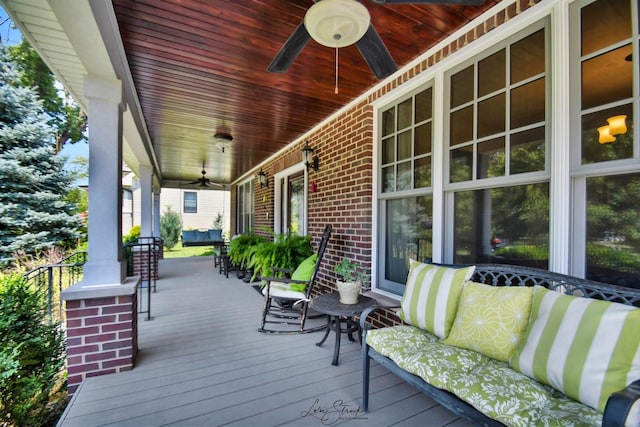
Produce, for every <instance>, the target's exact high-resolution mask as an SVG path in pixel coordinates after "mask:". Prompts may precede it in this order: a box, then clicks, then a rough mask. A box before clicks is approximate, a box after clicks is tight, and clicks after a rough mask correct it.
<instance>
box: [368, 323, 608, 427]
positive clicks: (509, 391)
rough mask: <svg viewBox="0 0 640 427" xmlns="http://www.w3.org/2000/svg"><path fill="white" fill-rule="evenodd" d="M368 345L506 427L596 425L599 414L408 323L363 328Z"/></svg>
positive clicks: (500, 363)
mask: <svg viewBox="0 0 640 427" xmlns="http://www.w3.org/2000/svg"><path fill="white" fill-rule="evenodd" d="M366 341H367V344H368V345H370V346H371V347H372V348H373V349H374V350H376V351H377V352H378V353H380V354H382V355H384V356H386V357H388V358H389V359H391V360H393V361H394V362H395V363H396V364H397V365H398V366H399V367H400V368H402V369H404V370H405V371H407V372H410V373H412V374H414V375H417V376H419V377H420V378H422V379H423V380H424V381H425V382H427V383H429V384H431V385H432V386H434V387H437V388H440V389H443V390H447V391H450V392H452V393H454V394H455V395H457V396H458V397H460V398H461V399H462V400H464V401H465V402H467V403H469V404H470V405H472V406H473V407H475V408H476V409H477V410H479V411H481V412H483V413H485V414H487V415H488V416H489V417H491V418H493V419H496V420H498V421H500V422H502V423H503V424H505V425H507V426H512V427H529V426H538V425H541V426H542V425H544V426H556V427H565V426H596V425H600V424H601V422H602V414H601V413H600V412H599V411H596V410H595V409H593V408H590V407H589V406H586V405H583V404H582V403H579V402H576V401H575V400H573V399H570V398H568V397H566V396H565V395H563V394H562V393H560V392H559V391H557V390H555V389H554V388H552V387H550V386H546V385H543V384H540V383H538V382H537V381H535V380H533V379H531V378H529V377H527V376H526V375H524V374H522V373H520V372H517V371H515V370H513V369H511V368H510V367H509V365H508V364H507V363H505V362H500V361H497V360H494V359H491V358H490V357H488V356H486V355H483V354H481V353H478V352H476V351H473V350H468V349H464V348H459V347H454V346H449V345H446V344H443V341H442V340H439V339H438V337H436V336H435V335H433V334H430V333H429V332H426V331H424V330H422V329H419V328H417V327H414V326H410V325H399V326H393V327H388V328H382V329H375V330H371V331H368V332H367V339H366Z"/></svg>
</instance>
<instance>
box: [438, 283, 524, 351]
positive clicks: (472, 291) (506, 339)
mask: <svg viewBox="0 0 640 427" xmlns="http://www.w3.org/2000/svg"><path fill="white" fill-rule="evenodd" d="M532 295H533V288H531V287H524V286H489V285H483V284H481V283H474V282H467V283H465V285H464V288H463V289H462V295H461V296H460V302H459V304H458V312H457V313H456V320H455V321H454V322H453V327H452V328H451V332H450V333H449V336H448V337H447V339H445V340H444V341H443V342H444V343H445V344H449V345H454V346H456V347H462V348H467V349H469V350H475V351H478V352H480V353H482V354H485V355H487V356H489V357H492V358H494V359H497V360H500V361H502V362H507V361H508V360H509V358H510V357H511V356H512V355H513V353H514V352H515V351H516V347H517V345H518V343H519V342H520V341H521V339H522V337H523V335H524V331H525V329H526V327H527V324H528V323H529V314H530V312H531V297H532Z"/></svg>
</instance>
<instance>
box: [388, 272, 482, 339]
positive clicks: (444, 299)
mask: <svg viewBox="0 0 640 427" xmlns="http://www.w3.org/2000/svg"><path fill="white" fill-rule="evenodd" d="M474 271H475V266H470V267H464V268H450V267H442V266H435V265H432V264H424V263H421V262H418V261H414V260H411V262H410V268H409V276H408V277H407V284H406V286H405V289H404V294H403V295H402V300H401V301H400V312H399V313H398V314H399V316H400V319H402V320H404V321H405V322H407V323H409V324H411V325H413V326H416V327H418V328H421V329H424V330H426V331H428V332H431V333H432V334H434V335H436V336H437V337H438V338H443V339H444V338H446V337H447V335H449V331H450V330H451V325H452V324H453V321H454V319H455V317H456V310H457V309H458V300H459V299H460V293H461V292H462V285H464V282H466V281H467V280H469V279H470V278H471V276H472V275H473V272H474Z"/></svg>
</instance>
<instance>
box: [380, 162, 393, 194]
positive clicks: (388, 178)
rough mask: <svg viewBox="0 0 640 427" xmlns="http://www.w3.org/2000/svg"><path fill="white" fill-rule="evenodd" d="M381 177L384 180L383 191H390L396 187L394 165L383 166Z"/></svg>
mask: <svg viewBox="0 0 640 427" xmlns="http://www.w3.org/2000/svg"><path fill="white" fill-rule="evenodd" d="M380 178H381V180H382V192H383V193H388V192H390V191H394V190H395V189H396V181H395V179H396V171H395V168H394V167H393V166H387V167H385V168H382V170H381V176H380Z"/></svg>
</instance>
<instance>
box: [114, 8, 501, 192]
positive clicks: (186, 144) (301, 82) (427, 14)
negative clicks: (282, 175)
mask: <svg viewBox="0 0 640 427" xmlns="http://www.w3.org/2000/svg"><path fill="white" fill-rule="evenodd" d="M498 1H499V0H486V1H485V3H484V4H483V5H481V6H453V5H422V6H417V5H386V6H385V5H378V4H375V3H373V2H372V1H371V0H363V4H364V5H365V6H366V7H367V9H368V10H369V12H370V14H371V23H372V24H373V26H374V27H375V29H376V30H377V31H378V33H379V34H380V37H381V38H382V40H383V42H384V44H385V45H386V47H387V48H388V50H389V52H390V53H391V56H392V57H393V59H394V60H395V62H396V64H397V65H398V67H399V68H400V67H402V66H403V65H406V64H407V63H409V62H410V61H411V60H413V59H414V58H416V57H417V56H419V55H420V54H421V53H423V52H425V51H426V50H428V49H429V48H430V47H432V46H434V45H435V44H437V43H438V42H439V41H440V40H442V39H444V38H445V37H447V36H448V35H450V34H451V33H453V32H454V31H455V30H456V29H458V28H459V27H461V26H463V25H464V24H466V23H467V22H469V21H470V20H472V19H473V18H475V17H477V16H478V15H480V14H481V13H482V12H484V11H485V10H486V9H488V8H490V7H492V6H493V5H495V4H496V3H497V2H498ZM313 4H314V1H313V0H136V1H133V0H113V5H114V10H115V13H116V17H117V22H118V25H119V29H120V33H121V36H122V40H123V45H124V49H125V53H126V56H127V60H128V63H129V67H130V69H131V74H132V77H133V81H134V84H135V87H136V90H137V92H138V96H139V99H140V103H141V106H142V111H143V114H144V117H145V120H146V123H147V126H148V129H149V133H150V136H151V138H152V140H153V144H154V147H155V151H156V155H157V157H158V160H159V163H160V167H161V169H162V177H163V185H164V186H167V187H169V186H179V185H181V184H183V183H185V182H187V181H194V180H196V179H198V178H199V177H200V170H201V169H202V165H203V164H204V167H205V170H206V172H207V177H208V178H210V179H211V181H212V182H214V183H230V182H233V181H234V180H235V179H237V178H239V177H241V176H242V175H243V174H245V173H247V172H249V171H250V170H251V169H253V168H255V167H256V166H257V165H258V164H259V163H260V162H262V161H264V160H265V159H267V158H268V157H269V156H270V155H272V154H273V153H275V152H277V151H278V150H280V149H282V148H283V147H285V146H286V145H287V144H289V143H290V142H292V141H294V140H295V139H296V138H299V137H300V136H301V135H303V134H304V133H305V132H307V131H309V130H310V129H312V128H313V127H314V126H315V125H316V124H318V123H319V122H321V121H322V120H323V119H325V118H326V117H328V116H330V115H331V114H332V113H334V112H335V111H337V110H338V109H340V108H341V107H342V106H344V105H346V104H347V103H349V102H350V101H351V100H353V99H354V98H356V97H357V96H358V95H360V94H361V93H363V92H364V91H365V90H366V89H368V88H370V87H371V86H373V85H374V84H376V83H377V82H378V80H377V79H376V77H375V76H374V74H373V73H372V72H371V71H370V70H369V68H368V66H367V64H366V62H365V61H364V60H363V58H362V56H361V55H360V53H359V51H358V50H357V48H356V47H355V46H353V45H352V46H348V47H346V48H342V49H340V50H339V93H338V94H335V93H334V86H335V68H336V64H335V51H334V50H333V49H330V48H327V47H324V46H321V45H320V44H318V43H316V42H315V41H313V40H311V41H310V42H309V43H308V44H307V46H306V47H305V48H304V49H303V50H302V52H301V54H300V55H299V56H298V57H297V59H296V60H295V61H294V62H293V65H291V67H290V68H289V69H288V71H287V72H286V73H283V74H273V73H269V72H267V71H266V69H267V66H268V65H269V64H270V62H271V60H272V59H273V57H274V56H275V55H276V53H277V52H278V51H279V49H280V47H281V46H282V45H283V44H284V42H285V41H286V40H287V38H288V37H289V35H290V34H291V33H292V32H293V31H294V29H295V28H296V27H297V26H298V25H299V24H300V23H301V22H302V20H303V18H304V15H305V12H306V11H307V9H308V8H309V7H311V6H312V5H313ZM219 132H223V133H228V134H230V135H232V136H233V143H232V144H231V147H230V148H228V149H226V150H225V152H224V153H223V152H222V150H221V149H220V148H219V147H217V146H216V145H215V143H214V140H213V135H214V134H216V133H219ZM212 188H213V187H212Z"/></svg>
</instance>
